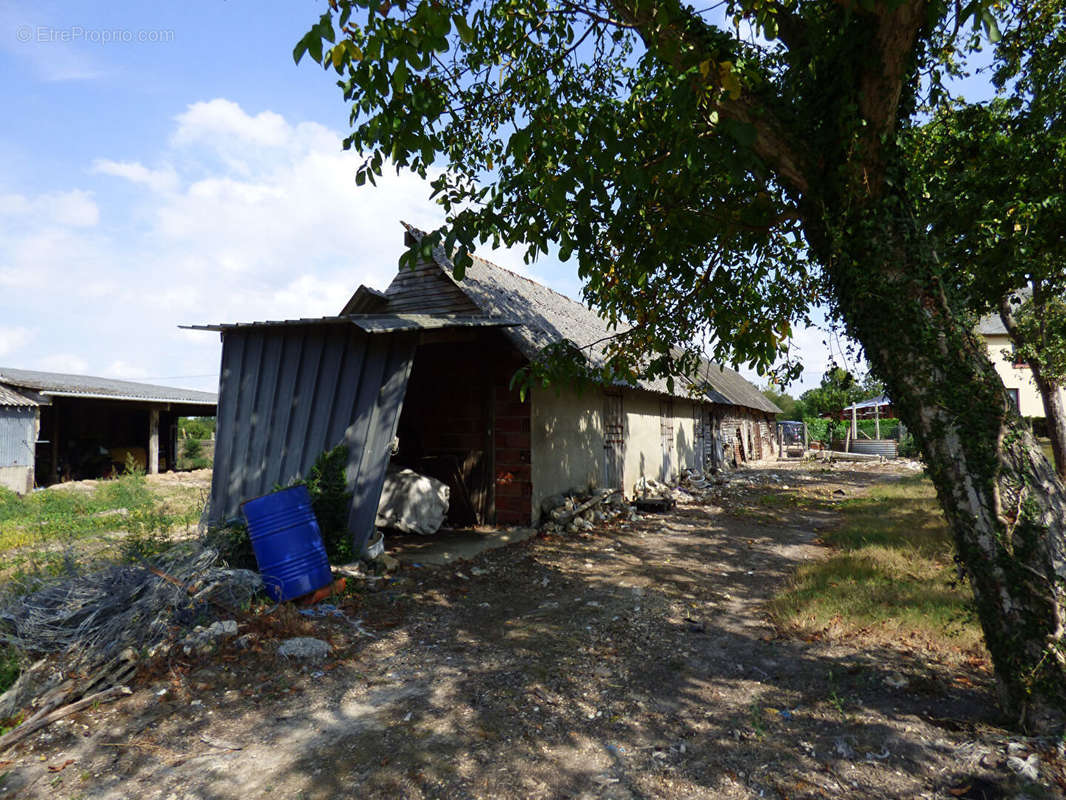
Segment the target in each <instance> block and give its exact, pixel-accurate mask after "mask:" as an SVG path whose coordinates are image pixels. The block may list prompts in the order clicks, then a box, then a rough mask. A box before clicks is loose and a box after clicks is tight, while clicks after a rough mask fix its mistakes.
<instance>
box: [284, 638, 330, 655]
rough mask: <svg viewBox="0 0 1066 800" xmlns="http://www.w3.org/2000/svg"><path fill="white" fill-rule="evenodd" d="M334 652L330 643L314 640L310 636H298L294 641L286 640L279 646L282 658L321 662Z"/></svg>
mask: <svg viewBox="0 0 1066 800" xmlns="http://www.w3.org/2000/svg"><path fill="white" fill-rule="evenodd" d="M332 652H333V648H332V647H331V646H330V644H329V642H324V641H322V640H321V639H314V638H312V637H310V636H296V637H294V638H292V639H286V640H285V641H284V642H282V643H281V644H280V645H278V655H279V656H281V657H282V658H296V659H303V660H306V661H321V660H322V659H324V658H325V657H326V656H328V655H329V654H330V653H332Z"/></svg>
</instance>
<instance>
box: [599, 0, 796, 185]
mask: <svg viewBox="0 0 1066 800" xmlns="http://www.w3.org/2000/svg"><path fill="white" fill-rule="evenodd" d="M611 5H612V7H613V8H614V11H615V15H616V16H617V17H619V18H620V19H622V20H623V21H625V22H626V23H627V24H629V25H631V26H632V27H633V29H634V30H635V31H636V32H637V34H638V35H639V36H640V37H641V39H642V40H643V42H644V45H645V47H647V48H648V50H649V51H650V52H652V53H655V54H656V55H657V56H658V57H659V58H662V59H664V60H665V61H667V63H669V64H670V65H671V66H672V67H674V68H675V69H676V70H678V71H679V72H680V71H683V70H685V69H687V68H689V67H691V66H693V65H694V64H696V63H699V62H700V61H703V60H705V59H708V58H709V59H711V60H712V61H713V62H714V63H716V64H717V63H718V57H719V54H718V53H716V52H713V51H711V50H709V48H708V47H707V34H709V33H710V31H709V30H708V26H707V23H705V22H704V21H703V20H702V19H700V18H699V17H697V16H695V15H693V14H692V13H690V12H689V11H688V10H687V9H685V8H684V7H682V6H681V5H680V4H679V3H677V2H676V0H675V1H674V2H670V3H651V2H646V0H613V2H612V3H611ZM714 75H715V71H714V70H712V71H711V72H710V73H709V75H708V78H707V79H706V81H707V86H708V88H711V89H714V90H715V91H718V90H720V89H721V88H722V87H721V86H719V85H718V83H717V82H716V80H715V78H714V77H712V76H714ZM714 110H716V111H717V112H718V114H719V116H722V117H726V118H729V119H732V120H734V121H736V122H740V123H744V124H747V125H751V126H752V127H753V128H754V130H755V141H754V143H753V144H752V150H753V151H754V152H755V154H756V155H758V156H759V158H760V159H762V160H763V162H764V163H765V164H766V165H767V166H768V167H770V168H771V169H772V170H774V172H776V173H777V175H778V177H779V178H780V179H781V182H782V183H783V184H784V185H785V186H787V187H788V188H790V189H792V190H793V191H796V192H800V193H803V192H806V191H807V189H808V188H809V186H810V181H809V179H808V178H807V176H806V175H805V174H804V171H803V164H804V161H805V160H806V159H805V158H804V157H803V156H802V155H801V152H802V149H801V148H800V146H799V143H798V142H796V141H793V140H792V139H791V138H790V137H789V135H788V133H787V132H786V131H785V129H784V126H783V125H781V123H780V121H779V120H778V119H777V118H776V116H775V115H774V114H773V113H772V112H771V110H770V109H768V108H767V107H766V106H764V105H762V104H760V103H758V102H757V101H756V100H755V99H754V98H753V97H751V96H750V95H748V94H745V93H742V94H741V96H740V97H738V98H730V97H728V96H726V95H722V96H721V97H720V98H719V99H718V100H717V101H716V103H715V107H714Z"/></svg>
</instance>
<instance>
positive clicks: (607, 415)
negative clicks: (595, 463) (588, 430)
mask: <svg viewBox="0 0 1066 800" xmlns="http://www.w3.org/2000/svg"><path fill="white" fill-rule="evenodd" d="M624 447H625V417H624V416H623V415H622V395H621V394H620V393H616V392H606V393H605V394H604V395H603V485H604V486H605V487H606V488H608V489H621V488H623V487H622V477H623V473H624V469H625V467H624V461H623V457H624Z"/></svg>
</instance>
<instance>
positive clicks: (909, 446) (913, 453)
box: [897, 433, 921, 458]
mask: <svg viewBox="0 0 1066 800" xmlns="http://www.w3.org/2000/svg"><path fill="white" fill-rule="evenodd" d="M897 453H898V454H899V456H900V457H901V458H918V457H919V456H920V455H921V452H920V451H919V450H918V443H917V442H916V441H914V437H913V436H911V435H910V434H909V433H908V434H906V435H904V437H903V438H902V439H900V440H899V448H898V450H897Z"/></svg>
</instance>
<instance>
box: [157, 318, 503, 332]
mask: <svg viewBox="0 0 1066 800" xmlns="http://www.w3.org/2000/svg"><path fill="white" fill-rule="evenodd" d="M345 322H347V323H350V324H352V325H355V326H356V327H357V328H359V329H360V330H362V331H365V332H366V333H392V332H394V331H405V330H408V331H410V330H437V329H442V328H491V327H514V326H517V325H521V324H522V323H521V322H520V321H518V320H514V319H510V318H507V317H488V316H469V315H458V314H344V315H340V316H334V317H304V318H300V319H279V320H262V321H255V322H220V323H216V324H208V325H179V326H178V327H179V328H181V329H183V330H192V331H214V332H223V331H229V330H234V329H239V328H240V329H247V328H280V327H288V326H296V325H336V324H340V323H345Z"/></svg>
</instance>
